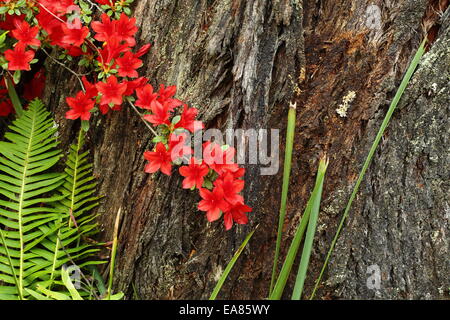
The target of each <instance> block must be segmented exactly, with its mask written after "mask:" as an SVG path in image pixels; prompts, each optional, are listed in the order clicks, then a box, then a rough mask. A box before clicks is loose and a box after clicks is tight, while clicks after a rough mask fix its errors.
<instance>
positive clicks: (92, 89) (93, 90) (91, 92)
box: [81, 76, 98, 99]
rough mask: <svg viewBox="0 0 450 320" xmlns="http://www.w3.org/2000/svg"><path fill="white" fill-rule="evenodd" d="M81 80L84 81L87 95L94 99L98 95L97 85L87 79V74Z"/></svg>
mask: <svg viewBox="0 0 450 320" xmlns="http://www.w3.org/2000/svg"><path fill="white" fill-rule="evenodd" d="M81 81H82V82H83V85H84V89H85V90H86V96H88V97H89V98H90V99H92V98H94V97H96V96H97V95H98V90H97V87H96V86H95V84H93V83H90V82H89V81H88V80H87V79H86V76H83V78H81Z"/></svg>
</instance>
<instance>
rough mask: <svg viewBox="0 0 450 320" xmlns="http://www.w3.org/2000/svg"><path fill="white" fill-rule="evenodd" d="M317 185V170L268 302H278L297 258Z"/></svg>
mask: <svg viewBox="0 0 450 320" xmlns="http://www.w3.org/2000/svg"><path fill="white" fill-rule="evenodd" d="M319 184H320V172H319V170H318V172H317V177H316V183H315V185H314V189H313V192H312V193H311V196H310V198H309V200H308V203H307V205H306V208H305V211H304V212H303V216H302V219H301V222H300V225H299V226H298V227H297V230H296V232H295V235H294V238H293V239H292V242H291V246H290V247H289V251H288V253H287V255H286V259H285V260H284V263H283V267H282V268H281V271H280V275H279V276H278V279H277V282H276V283H275V287H274V289H273V291H272V294H271V295H270V297H269V300H279V299H281V296H282V295H283V291H284V287H285V286H286V283H287V280H288V278H289V275H290V272H291V269H292V266H293V264H294V262H295V258H296V256H297V252H298V248H299V247H300V243H301V242H302V239H303V235H304V233H305V230H306V226H307V225H308V221H309V217H310V214H311V209H312V207H313V203H314V199H315V197H316V196H315V195H316V194H317V192H318V189H319Z"/></svg>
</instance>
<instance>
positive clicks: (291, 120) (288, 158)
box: [269, 105, 296, 295]
mask: <svg viewBox="0 0 450 320" xmlns="http://www.w3.org/2000/svg"><path fill="white" fill-rule="evenodd" d="M295 119H296V108H295V105H291V107H290V108H289V112H288V125H287V132H286V151H285V155H284V169H283V185H282V188H281V205H280V214H279V219H278V232H277V241H276V244H275V256H274V258H273V267H272V278H271V281H270V289H269V295H270V294H271V293H272V290H273V287H274V285H275V279H276V275H277V271H278V258H279V255H280V248H281V238H282V235H283V225H284V218H285V216H286V202H287V195H288V192H289V178H290V175H291V162H292V149H293V146H294V134H295Z"/></svg>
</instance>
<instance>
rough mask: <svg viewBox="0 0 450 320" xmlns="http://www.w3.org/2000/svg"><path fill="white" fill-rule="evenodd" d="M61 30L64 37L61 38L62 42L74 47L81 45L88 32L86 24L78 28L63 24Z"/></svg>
mask: <svg viewBox="0 0 450 320" xmlns="http://www.w3.org/2000/svg"><path fill="white" fill-rule="evenodd" d="M63 31H64V37H63V38H62V43H63V44H65V45H68V46H75V47H79V46H81V45H82V44H83V42H84V40H85V39H86V37H87V36H88V34H89V29H88V27H86V26H85V27H82V28H80V29H70V28H67V27H66V26H65V25H64V24H63Z"/></svg>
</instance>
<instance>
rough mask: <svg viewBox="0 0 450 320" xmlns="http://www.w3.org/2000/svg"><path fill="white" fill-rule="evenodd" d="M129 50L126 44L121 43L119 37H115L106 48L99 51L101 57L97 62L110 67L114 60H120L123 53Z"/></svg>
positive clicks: (107, 43)
mask: <svg viewBox="0 0 450 320" xmlns="http://www.w3.org/2000/svg"><path fill="white" fill-rule="evenodd" d="M128 49H129V48H128V46H127V45H126V44H121V43H120V39H119V37H118V36H113V37H111V38H109V40H108V42H106V45H105V47H104V48H103V49H100V50H99V52H100V55H101V57H98V58H97V60H98V61H99V62H101V63H103V64H104V65H108V64H109V63H110V62H111V60H112V59H116V58H118V57H119V56H120V54H121V53H124V52H127V51H128Z"/></svg>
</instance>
